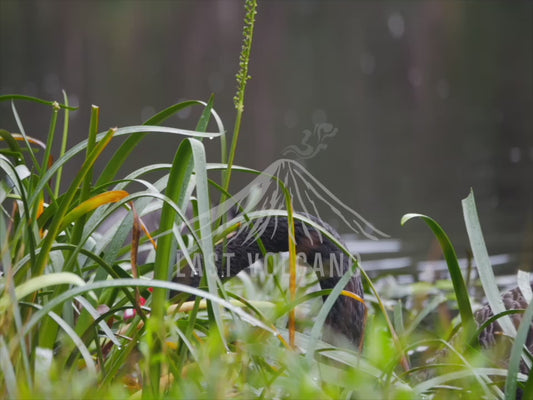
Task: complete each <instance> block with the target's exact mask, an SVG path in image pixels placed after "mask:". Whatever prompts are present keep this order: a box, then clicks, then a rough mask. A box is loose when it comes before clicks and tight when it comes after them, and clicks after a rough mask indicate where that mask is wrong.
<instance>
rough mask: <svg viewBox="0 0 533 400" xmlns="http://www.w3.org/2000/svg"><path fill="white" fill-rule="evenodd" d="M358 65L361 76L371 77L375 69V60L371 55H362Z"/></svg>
mask: <svg viewBox="0 0 533 400" xmlns="http://www.w3.org/2000/svg"><path fill="white" fill-rule="evenodd" d="M359 65H360V66H361V71H362V72H363V74H366V75H371V74H372V73H373V72H374V69H375V68H376V60H375V58H374V56H373V55H372V54H368V53H363V54H361V56H360V57H359Z"/></svg>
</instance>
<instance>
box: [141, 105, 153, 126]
mask: <svg viewBox="0 0 533 400" xmlns="http://www.w3.org/2000/svg"><path fill="white" fill-rule="evenodd" d="M154 114H155V108H154V107H152V106H144V107H143V108H142V110H141V121H143V122H144V121H146V120H148V119H149V118H150V117H152V116H153V115H154Z"/></svg>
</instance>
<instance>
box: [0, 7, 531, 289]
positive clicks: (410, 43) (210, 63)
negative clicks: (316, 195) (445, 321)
mask: <svg viewBox="0 0 533 400" xmlns="http://www.w3.org/2000/svg"><path fill="white" fill-rule="evenodd" d="M241 21H242V4H241V3H240V2H237V1H221V2H211V1H202V2H193V1H157V2H149V1H136V2H125V1H121V2H82V1H76V2H63V1H57V2H52V1H41V2H15V1H6V0H3V1H1V2H0V59H1V62H0V92H1V93H2V94H6V93H22V94H28V95H34V96H39V97H43V98H49V99H57V100H60V99H61V98H62V97H61V96H62V95H61V90H62V89H65V90H66V91H67V93H68V94H69V96H70V100H71V102H72V103H74V104H77V105H79V106H80V110H79V111H78V112H76V113H73V115H72V124H71V131H72V133H73V136H72V137H73V138H75V139H72V141H74V140H81V139H82V138H83V137H84V136H85V135H86V132H87V130H88V120H89V111H90V106H91V104H97V105H99V106H100V107H101V122H100V126H101V127H102V129H105V128H107V127H111V126H123V125H135V124H139V123H141V122H142V121H143V120H144V119H146V118H147V117H148V116H150V115H151V114H152V113H153V112H155V111H157V110H161V109H163V108H165V107H167V106H169V105H171V104H173V103H175V102H177V101H179V100H183V99H191V98H192V99H203V100H206V99H207V98H208V97H209V95H210V94H211V93H215V94H216V100H215V108H216V109H217V111H218V112H219V114H220V115H221V117H222V119H223V121H224V123H225V125H226V128H227V129H228V130H229V131H231V130H232V126H233V121H234V115H235V112H234V109H233V101H232V98H233V95H234V90H235V80H234V74H235V73H236V70H237V67H238V54H239V51H240V46H241V26H242V23H241ZM250 73H251V75H252V77H253V78H252V79H251V80H250V81H249V85H248V92H247V97H246V107H245V115H244V120H243V126H242V131H241V139H240V145H239V152H238V154H237V159H236V162H237V163H238V164H241V165H245V166H248V167H252V168H256V169H259V170H262V169H264V168H266V167H267V166H268V165H270V164H271V163H272V162H273V161H275V160H277V159H279V158H281V157H283V155H282V154H283V150H284V149H286V148H287V146H291V145H295V146H300V147H301V146H302V140H303V138H304V131H306V130H309V131H310V132H313V131H314V129H315V126H316V124H317V123H324V122H327V123H329V124H330V125H329V126H330V127H331V128H332V129H335V132H336V134H335V136H332V137H328V139H327V141H325V142H324V144H327V148H325V149H322V150H321V151H320V152H317V154H315V155H314V156H313V157H311V158H308V159H305V160H303V161H302V163H303V164H304V165H305V167H306V168H307V169H308V171H309V172H310V173H311V174H313V176H314V177H316V178H317V179H318V180H319V181H320V182H322V183H323V184H324V185H325V186H327V187H328V188H329V190H331V191H332V192H333V193H335V194H336V195H337V197H338V198H339V199H341V200H342V201H343V202H344V203H345V204H347V205H348V206H349V207H351V208H353V209H354V210H356V211H358V212H359V213H360V214H362V215H363V216H364V217H365V218H366V219H367V220H369V221H371V222H372V223H374V225H376V226H377V227H378V228H379V229H381V230H382V231H384V232H386V233H387V234H389V235H390V237H391V239H390V240H387V241H381V242H378V243H370V244H369V243H367V242H354V243H353V244H351V245H353V247H354V250H358V251H360V252H361V253H363V260H365V257H366V259H367V260H368V266H369V268H372V269H374V270H376V273H388V272H389V271H396V272H402V273H403V272H405V271H411V272H412V271H413V270H416V271H418V272H419V273H420V274H421V275H420V276H418V278H417V279H425V278H424V276H427V275H431V274H432V272H431V271H439V268H441V264H439V262H438V260H440V254H439V252H438V248H437V247H436V244H435V242H434V240H433V239H432V235H431V233H430V231H429V230H428V229H427V227H425V226H423V224H422V223H421V222H411V223H409V224H408V225H407V226H405V227H401V226H400V218H401V216H402V215H403V214H405V213H407V212H421V213H425V214H428V215H430V216H432V217H434V218H435V219H437V220H438V221H439V222H440V223H441V224H442V225H443V227H444V228H445V229H446V230H447V231H448V233H449V235H450V237H451V238H452V240H453V241H454V243H455V245H456V247H457V252H458V254H459V256H460V257H463V258H466V257H467V249H468V245H467V239H466V232H465V228H464V223H463V219H462V210H461V199H462V198H464V197H466V196H467V194H468V193H469V191H470V188H473V190H474V192H475V195H476V199H477V205H478V211H479V215H480V218H481V222H482V226H483V229H484V233H485V236H486V241H487V245H488V247H489V251H490V253H491V255H492V256H493V263H494V267H495V269H496V270H497V271H499V272H501V273H504V272H505V273H506V274H508V273H513V271H515V270H516V269H517V268H519V267H520V268H523V269H531V268H533V184H532V183H533V180H532V172H533V3H531V2H525V1H515V2H507V1H491V2H443V1H425V2H412V1H408V2H400V1H394V2H386V1H374V2H346V1H331V2H314V1H310V2H309V1H305V2H303V1H293V2H281V1H276V2H264V3H262V4H260V7H259V14H258V18H257V24H256V32H255V37H254V46H253V50H252V62H251V65H250ZM17 107H18V110H19V112H20V114H21V118H22V120H23V122H24V123H25V127H26V130H27V133H28V134H30V135H33V136H36V137H39V138H43V137H44V136H45V135H46V130H47V128H48V121H49V110H48V109H45V108H43V107H36V106H34V105H28V104H23V103H20V104H17ZM196 117H197V115H195V114H194V113H193V114H187V113H185V114H183V113H182V114H179V115H178V116H176V117H174V118H173V119H172V120H170V121H169V122H168V124H169V125H172V126H179V127H186V128H193V127H194V125H195V119H196ZM0 127H1V128H6V129H10V130H13V131H17V130H18V129H17V128H16V124H15V122H14V119H13V117H12V114H11V110H10V107H9V104H6V103H3V104H0ZM313 135H314V134H312V135H311V138H316V136H313ZM176 147H177V142H176V139H169V138H166V137H160V138H159V137H157V139H153V140H150V141H147V142H145V143H144V144H143V148H142V149H139V152H138V157H135V159H137V160H141V161H142V163H143V164H147V163H153V162H156V161H160V162H170V161H171V160H172V157H173V154H174V152H175V149H176ZM208 147H209V159H210V160H211V161H218V160H219V156H218V154H219V150H218V143H215V141H212V143H209V144H208ZM289 157H293V158H294V155H289ZM128 168H129V169H132V168H135V164H134V163H131V164H130V165H128ZM235 179H236V180H235V188H238V187H239V186H242V185H244V184H245V183H247V180H248V179H249V178H248V177H247V176H238V175H236V176H235ZM323 215H325V216H326V218H327V219H329V220H330V221H331V222H332V224H335V223H336V220H335V218H334V216H333V215H332V214H331V215H328V209H327V208H326V210H324V211H323ZM367 245H368V246H373V247H372V248H368V247H367ZM431 260H437V261H436V262H435V263H429V264H428V263H427V261H431ZM465 262H466V261H465ZM437 273H438V272H437ZM424 274H425V275H424ZM428 279H430V278H428Z"/></svg>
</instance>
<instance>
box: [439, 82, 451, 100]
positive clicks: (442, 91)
mask: <svg viewBox="0 0 533 400" xmlns="http://www.w3.org/2000/svg"><path fill="white" fill-rule="evenodd" d="M437 94H438V95H439V97H440V98H441V99H447V98H448V96H450V85H449V84H448V82H447V81H446V80H445V79H441V80H439V81H438V82H437Z"/></svg>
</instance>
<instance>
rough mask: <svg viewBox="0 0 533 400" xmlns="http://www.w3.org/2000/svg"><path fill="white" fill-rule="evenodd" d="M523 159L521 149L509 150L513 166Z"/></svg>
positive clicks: (513, 148)
mask: <svg viewBox="0 0 533 400" xmlns="http://www.w3.org/2000/svg"><path fill="white" fill-rule="evenodd" d="M521 158H522V151H521V150H520V147H511V149H510V150H509V159H510V160H511V162H512V163H513V164H516V163H517V162H519V161H520V159H521Z"/></svg>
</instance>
